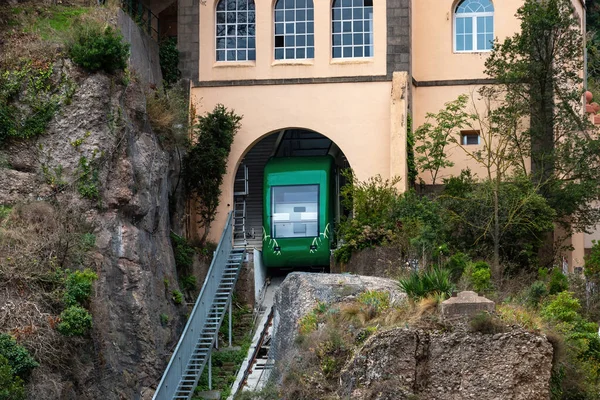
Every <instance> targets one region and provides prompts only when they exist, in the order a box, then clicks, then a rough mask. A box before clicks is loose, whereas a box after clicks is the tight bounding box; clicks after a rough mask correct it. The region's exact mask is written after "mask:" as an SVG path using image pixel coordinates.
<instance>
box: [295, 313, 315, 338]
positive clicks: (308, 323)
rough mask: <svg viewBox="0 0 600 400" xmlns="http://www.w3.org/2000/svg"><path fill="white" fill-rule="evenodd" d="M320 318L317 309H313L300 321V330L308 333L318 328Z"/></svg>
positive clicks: (304, 333) (305, 333)
mask: <svg viewBox="0 0 600 400" xmlns="http://www.w3.org/2000/svg"><path fill="white" fill-rule="evenodd" d="M318 322H319V319H318V318H317V314H316V313H315V311H314V310H313V311H311V312H309V313H308V314H306V315H305V316H303V317H302V318H300V320H299V321H298V330H299V331H300V334H301V335H308V334H309V333H311V332H312V331H314V330H316V329H317V323H318Z"/></svg>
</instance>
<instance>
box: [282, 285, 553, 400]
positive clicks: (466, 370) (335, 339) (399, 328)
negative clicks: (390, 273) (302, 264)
mask: <svg viewBox="0 0 600 400" xmlns="http://www.w3.org/2000/svg"><path fill="white" fill-rule="evenodd" d="M369 291H370V292H369ZM376 293H380V294H381V295H377V294H376ZM386 293H387V294H388V295H386ZM386 298H387V299H388V300H389V305H388V301H387V300H385V299H386ZM378 299H379V300H378ZM383 300H385V302H384V301H383ZM275 317H276V318H275V324H276V325H275V329H274V334H273V335H274V338H273V351H274V355H275V357H276V370H275V371H276V372H275V376H276V380H277V381H278V382H279V383H280V384H281V386H280V388H281V393H282V394H283V396H284V398H290V399H291V398H294V399H354V400H356V399H358V400H361V399H364V400H366V399H377V400H401V399H406V400H408V399H422V400H425V399H427V400H430V399H436V400H459V399H460V400H462V399H478V400H491V399H503V400H504V399H514V400H517V399H518V400H525V399H527V400H542V399H549V398H550V375H551V369H552V356H553V349H552V345H551V344H550V342H549V341H548V340H547V339H546V337H544V336H541V335H537V334H534V333H530V332H526V331H524V330H522V329H517V328H511V327H505V330H506V331H505V332H502V333H496V334H483V333H480V332H475V331H473V329H472V328H471V327H470V326H469V325H468V324H464V323H453V324H452V325H447V324H444V323H443V321H442V320H440V319H439V314H438V313H437V311H436V309H435V307H432V305H431V304H429V305H426V306H425V308H424V307H423V305H421V306H414V305H410V304H409V303H408V302H407V301H406V300H405V299H404V295H403V294H402V293H400V292H399V291H398V289H397V283H396V281H393V280H388V279H383V278H375V277H364V276H353V275H336V274H330V275H319V274H300V273H293V274H290V275H289V276H288V277H287V279H286V280H285V281H284V282H283V283H282V285H281V287H280V290H279V292H278V293H277V294H276V296H275Z"/></svg>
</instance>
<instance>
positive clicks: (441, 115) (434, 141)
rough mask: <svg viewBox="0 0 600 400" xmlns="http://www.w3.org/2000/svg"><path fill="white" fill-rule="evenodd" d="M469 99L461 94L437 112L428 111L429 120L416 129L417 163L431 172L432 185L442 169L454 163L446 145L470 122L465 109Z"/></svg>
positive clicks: (422, 169)
mask: <svg viewBox="0 0 600 400" xmlns="http://www.w3.org/2000/svg"><path fill="white" fill-rule="evenodd" d="M468 99H469V98H468V97H467V96H466V95H461V96H459V97H458V99H456V100H454V101H451V102H448V103H446V104H445V108H444V109H443V110H440V111H439V112H438V113H437V114H434V113H427V115H426V118H427V122H425V123H424V124H423V125H421V126H420V127H419V128H418V129H417V130H416V131H415V139H416V142H417V143H419V145H418V146H417V147H416V148H415V150H416V151H417V154H418V155H417V157H416V161H417V165H418V167H419V169H420V170H421V171H422V172H425V171H427V172H429V175H430V177H431V184H432V185H435V184H436V181H437V177H438V174H439V172H440V170H441V169H443V168H447V167H452V166H453V165H454V163H453V162H452V161H450V159H449V158H448V157H447V155H446V147H447V146H448V145H449V144H450V138H451V136H452V135H455V134H456V133H458V132H459V131H460V129H461V128H463V127H464V126H465V125H467V123H468V122H469V119H470V116H469V114H468V113H466V112H465V111H464V108H465V106H466V104H467V101H468ZM431 119H433V120H435V124H433V123H431V122H429V120H431Z"/></svg>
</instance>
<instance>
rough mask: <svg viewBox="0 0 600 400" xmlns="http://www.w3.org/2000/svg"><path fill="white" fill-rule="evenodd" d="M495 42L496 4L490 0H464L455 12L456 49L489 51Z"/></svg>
mask: <svg viewBox="0 0 600 400" xmlns="http://www.w3.org/2000/svg"><path fill="white" fill-rule="evenodd" d="M493 42H494V5H493V4H492V2H491V1H490V0H462V1H461V2H460V3H458V5H457V6H456V11H455V13H454V50H455V51H457V52H460V51H489V50H491V49H492V44H493Z"/></svg>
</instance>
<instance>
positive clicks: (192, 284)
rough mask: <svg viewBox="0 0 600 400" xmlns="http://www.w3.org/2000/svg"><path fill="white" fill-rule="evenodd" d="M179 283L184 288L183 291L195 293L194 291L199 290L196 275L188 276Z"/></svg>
mask: <svg viewBox="0 0 600 400" xmlns="http://www.w3.org/2000/svg"><path fill="white" fill-rule="evenodd" d="M179 283H180V284H181V287H182V288H183V290H187V291H194V290H196V289H198V286H197V283H196V277H195V276H194V275H188V276H184V277H182V278H181V279H180V280H179Z"/></svg>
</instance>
